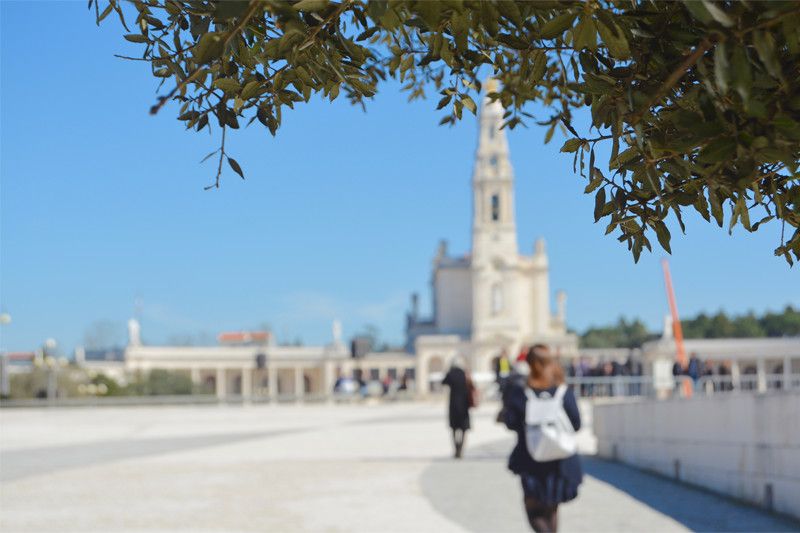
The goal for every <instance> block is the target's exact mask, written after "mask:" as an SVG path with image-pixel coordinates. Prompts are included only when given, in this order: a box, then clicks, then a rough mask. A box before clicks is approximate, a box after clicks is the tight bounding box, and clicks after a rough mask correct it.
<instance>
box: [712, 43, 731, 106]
mask: <svg viewBox="0 0 800 533" xmlns="http://www.w3.org/2000/svg"><path fill="white" fill-rule="evenodd" d="M729 68H730V66H729V64H728V55H727V52H726V50H725V43H718V44H717V46H716V47H715V48H714V79H715V81H716V82H717V89H719V92H720V93H722V94H725V93H726V92H728V79H729Z"/></svg>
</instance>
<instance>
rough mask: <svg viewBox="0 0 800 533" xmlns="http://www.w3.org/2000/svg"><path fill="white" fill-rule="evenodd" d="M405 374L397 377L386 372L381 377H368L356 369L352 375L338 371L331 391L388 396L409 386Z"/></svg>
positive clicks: (341, 393)
mask: <svg viewBox="0 0 800 533" xmlns="http://www.w3.org/2000/svg"><path fill="white" fill-rule="evenodd" d="M410 385H411V384H410V379H409V377H408V375H407V374H403V375H402V376H400V379H397V378H396V377H395V376H392V375H391V374H387V375H386V376H384V378H383V379H381V380H377V379H368V376H367V375H366V373H365V372H363V371H361V370H359V369H356V370H355V371H354V372H353V374H352V375H345V374H344V373H343V372H341V371H339V372H338V373H337V375H336V381H335V382H334V384H333V393H334V394H337V395H342V396H361V397H362V398H366V397H368V396H388V395H393V394H397V393H402V392H403V391H407V390H408V389H409V387H410Z"/></svg>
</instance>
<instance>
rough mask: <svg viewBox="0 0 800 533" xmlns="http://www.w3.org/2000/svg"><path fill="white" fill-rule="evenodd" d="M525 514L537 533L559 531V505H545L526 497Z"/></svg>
mask: <svg viewBox="0 0 800 533" xmlns="http://www.w3.org/2000/svg"><path fill="white" fill-rule="evenodd" d="M525 512H526V513H527V515H528V522H529V523H530V524H531V528H533V530H534V531H535V532H536V533H551V532H555V531H556V530H558V505H543V504H541V503H540V502H539V501H538V500H536V499H534V498H529V497H527V496H526V497H525Z"/></svg>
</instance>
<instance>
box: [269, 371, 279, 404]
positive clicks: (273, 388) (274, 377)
mask: <svg viewBox="0 0 800 533" xmlns="http://www.w3.org/2000/svg"><path fill="white" fill-rule="evenodd" d="M267 389H268V391H267V392H268V393H269V401H270V402H275V401H277V400H278V368H277V367H275V366H272V365H269V366H267Z"/></svg>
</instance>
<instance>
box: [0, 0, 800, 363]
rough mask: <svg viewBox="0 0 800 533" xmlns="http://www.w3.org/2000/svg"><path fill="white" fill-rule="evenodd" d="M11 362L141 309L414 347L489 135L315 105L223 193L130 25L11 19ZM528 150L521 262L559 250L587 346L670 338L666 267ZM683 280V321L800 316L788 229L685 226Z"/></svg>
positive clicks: (2, 139) (517, 161) (411, 117)
mask: <svg viewBox="0 0 800 533" xmlns="http://www.w3.org/2000/svg"><path fill="white" fill-rule="evenodd" d="M0 24H2V29H1V30H2V31H0V39H1V40H2V41H1V42H0V49H1V54H2V57H1V58H0V60H1V63H0V68H1V78H0V83H1V84H2V85H0V91H1V94H2V101H1V102H0V143H1V144H0V147H1V148H0V149H1V150H2V153H1V154H0V155H1V158H0V176H1V179H2V182H1V183H0V185H1V186H2V188H1V189H0V194H1V195H2V196H1V197H0V202H1V204H0V207H1V209H2V215H1V217H2V218H1V219H0V221H1V222H2V228H0V238H2V245H1V247H0V252H1V255H0V261H1V263H0V268H1V270H0V291H1V292H0V300H1V301H0V305H1V306H2V310H3V311H4V312H8V313H10V314H11V315H12V317H13V322H12V323H11V324H10V325H8V326H3V332H2V335H3V338H2V347H3V348H5V349H12V350H27V349H33V348H35V347H37V346H39V345H41V343H42V342H43V341H44V339H46V338H48V337H52V338H55V339H57V340H58V341H59V343H60V345H61V346H62V349H63V350H64V351H65V352H67V353H69V352H71V350H72V348H73V347H74V345H75V344H77V343H80V342H82V340H83V339H84V335H85V333H86V331H87V330H88V329H90V328H92V325H93V324H95V323H97V322H108V323H111V324H116V325H117V330H118V331H122V330H123V324H124V322H125V320H127V318H129V317H130V316H131V315H132V313H133V312H134V301H135V300H136V299H140V300H141V317H142V334H143V337H144V339H145V341H146V342H151V343H157V342H166V341H168V340H170V339H173V338H175V337H176V336H184V337H185V336H192V337H195V338H199V337H202V336H205V337H206V338H209V337H210V336H213V335H216V333H217V332H219V331H222V330H230V329H239V328H252V327H257V326H259V325H261V324H265V323H267V324H270V325H271V326H272V328H273V329H274V331H275V332H276V333H277V335H278V337H279V339H281V340H293V339H295V338H301V339H302V340H304V341H305V342H307V343H312V342H324V341H326V340H328V339H329V338H330V325H331V321H332V320H333V319H335V318H338V319H340V320H341V321H342V323H343V326H344V333H345V335H346V336H347V335H350V334H353V333H356V332H358V331H359V330H361V329H362V328H363V327H364V325H366V324H374V325H375V326H377V327H378V329H379V330H380V332H381V335H382V337H383V338H385V339H387V340H389V341H393V342H400V341H401V340H402V337H403V327H404V320H405V318H404V317H405V311H406V309H407V308H408V303H407V302H408V298H409V295H410V293H411V292H412V291H419V292H420V293H421V296H422V304H423V309H426V310H427V309H428V308H429V304H430V298H429V293H428V287H429V286H428V283H429V279H430V267H431V260H432V257H433V254H434V251H435V248H436V246H437V243H438V241H439V239H441V238H446V239H448V240H449V243H450V249H451V250H452V251H453V252H455V253H464V252H467V251H468V250H469V244H470V211H471V194H470V176H471V169H472V156H473V151H474V149H475V143H476V120H475V118H474V117H467V118H466V119H465V120H464V121H463V122H462V123H461V124H459V125H458V126H457V127H455V128H445V127H438V126H437V123H438V119H439V117H438V116H437V115H436V113H435V112H434V111H433V110H434V107H435V103H436V99H435V98H434V99H431V100H426V101H421V102H419V101H418V102H414V103H412V104H407V103H406V101H405V96H404V95H403V94H401V93H400V92H399V91H398V89H397V87H396V86H395V85H391V84H390V85H386V86H384V87H383V89H384V90H382V91H381V94H380V95H379V97H377V98H376V99H375V101H374V102H372V103H371V104H370V105H369V106H368V110H367V112H366V113H363V112H361V111H360V110H359V109H357V108H353V107H350V106H349V105H348V104H347V103H346V101H337V102H335V103H334V104H328V103H324V102H314V103H312V104H311V105H302V106H300V107H299V108H298V109H297V110H296V111H294V112H288V113H286V114H285V117H284V125H283V127H282V129H281V130H280V131H279V133H278V136H277V138H272V137H271V136H270V135H269V134H268V133H267V132H266V130H265V129H264V128H262V127H260V126H259V127H256V125H253V126H252V127H251V128H249V129H247V130H239V131H237V132H234V134H233V135H230V136H229V140H228V149H229V151H230V152H231V154H232V155H233V156H234V157H235V158H236V159H237V160H238V161H239V162H240V163H241V164H242V166H243V167H244V170H245V172H246V175H247V180H246V181H242V180H240V179H239V178H238V177H237V176H235V175H234V174H233V172H231V171H229V170H228V171H227V172H226V175H225V179H224V181H223V183H222V188H221V189H220V190H216V191H204V190H203V187H204V186H205V185H207V184H208V183H209V181H210V180H211V179H212V177H213V174H214V163H212V162H208V163H206V164H204V165H200V164H199V160H200V159H201V158H202V157H203V156H204V155H205V154H206V153H208V152H210V151H212V150H214V149H216V147H217V144H216V143H217V142H218V139H217V138H216V137H214V138H211V137H209V136H208V135H207V134H194V133H188V132H185V131H184V130H183V129H182V126H181V125H180V123H178V121H176V120H175V108H174V106H168V107H166V108H165V109H164V110H163V111H162V112H161V113H160V114H159V115H158V116H156V117H151V116H149V115H148V108H149V107H150V106H151V105H152V104H153V103H154V101H155V95H156V92H155V89H156V81H155V80H154V79H153V78H151V77H150V75H149V69H148V67H147V65H146V64H144V63H137V62H131V61H124V60H121V59H117V58H115V57H113V54H114V53H123V54H130V55H135V53H136V51H137V48H136V45H133V44H131V43H127V42H126V41H124V40H123V39H122V38H121V35H122V33H123V31H122V30H121V27H120V26H119V24H118V22H117V21H115V20H111V17H110V18H109V20H108V21H106V22H105V23H104V24H103V25H102V26H101V27H100V28H97V27H96V26H95V24H94V18H93V14H92V13H90V12H89V11H87V10H86V2H83V1H79V2H60V3H47V2H9V1H2V2H0ZM544 133H545V132H544V130H543V129H542V128H539V127H537V126H535V125H534V126H531V128H530V129H520V128H518V129H516V130H515V131H513V132H511V133H510V145H511V158H512V163H513V165H514V168H515V174H516V208H517V228H518V233H519V241H520V249H521V250H522V251H524V252H525V253H530V251H531V250H532V248H533V242H534V240H535V239H536V238H537V237H539V236H542V237H544V238H545V239H546V240H547V243H548V245H547V248H548V252H549V256H550V267H551V288H552V289H553V291H555V290H557V289H563V290H566V291H567V293H568V295H569V301H568V306H567V318H568V323H569V326H570V327H571V328H574V329H577V330H579V331H580V330H583V329H585V328H586V327H588V326H590V325H599V324H607V323H610V322H612V321H614V320H616V318H617V317H619V316H620V315H625V316H628V317H641V318H642V319H644V320H645V321H646V322H647V323H648V324H649V325H650V326H651V327H652V328H654V329H660V327H661V321H662V317H663V315H664V314H665V313H666V312H667V304H666V298H665V294H664V287H663V281H662V273H661V268H660V264H659V260H660V259H661V257H662V256H663V255H664V254H663V252H660V251H658V252H656V253H653V254H647V253H645V254H643V256H642V259H641V261H640V262H639V264H638V265H635V264H634V263H633V260H632V259H631V257H630V255H629V253H628V251H627V250H626V249H625V247H624V246H623V245H620V244H619V243H618V242H617V241H616V239H615V238H614V237H613V236H604V235H603V233H604V229H605V224H602V223H601V224H597V225H596V224H594V222H593V217H592V210H593V198H592V197H591V196H584V195H583V194H582V190H583V187H584V186H585V183H584V182H583V180H582V179H581V178H579V177H576V176H574V175H573V173H572V161H571V156H570V155H567V154H560V153H559V151H558V149H559V147H560V145H561V142H560V140H559V139H557V138H556V139H554V140H553V142H552V143H551V144H550V145H544V144H543V137H544ZM686 219H687V235H685V236H683V235H680V234H676V235H674V237H673V241H672V243H673V257H672V258H671V268H672V274H673V278H674V283H675V288H676V293H677V298H678V306H679V309H680V312H681V313H682V315H684V316H689V315H692V314H695V313H697V312H700V311H712V312H713V311H716V310H718V309H724V310H726V311H728V312H732V313H737V312H745V311H747V310H751V309H752V310H755V311H756V312H761V311H764V310H767V309H773V310H777V309H779V308H781V307H783V306H784V305H786V304H790V303H791V304H794V305H797V304H800V278H799V277H798V276H800V273H798V269H797V267H795V268H794V269H790V268H789V267H788V265H787V264H786V263H785V262H784V260H783V259H780V258H775V257H773V255H772V250H773V249H774V248H775V246H776V245H777V243H778V241H779V238H780V227H779V226H778V225H776V224H772V225H767V226H764V227H763V228H762V229H761V230H760V231H759V232H758V233H757V234H754V235H752V234H748V233H747V232H745V231H744V230H741V229H738V228H737V230H735V231H734V234H733V236H729V235H728V233H727V232H726V231H724V230H721V229H719V228H717V227H716V226H710V225H708V224H706V223H705V222H704V221H703V220H702V219H701V218H700V217H699V215H696V214H689V213H687V217H686Z"/></svg>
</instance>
